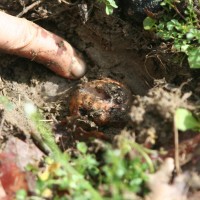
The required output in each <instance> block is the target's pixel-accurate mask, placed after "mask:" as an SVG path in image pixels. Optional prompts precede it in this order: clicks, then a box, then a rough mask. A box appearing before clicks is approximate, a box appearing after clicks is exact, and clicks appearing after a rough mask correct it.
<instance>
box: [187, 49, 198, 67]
mask: <svg viewBox="0 0 200 200" xmlns="http://www.w3.org/2000/svg"><path fill="white" fill-rule="evenodd" d="M187 54H188V62H189V65H190V67H191V68H193V69H195V68H200V47H197V48H192V49H190V50H188V52H187Z"/></svg>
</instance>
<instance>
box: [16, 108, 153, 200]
mask: <svg viewBox="0 0 200 200" xmlns="http://www.w3.org/2000/svg"><path fill="white" fill-rule="evenodd" d="M33 110H34V112H31V114H30V116H29V117H30V119H31V121H32V122H33V123H34V125H35V128H36V129H37V130H38V132H40V134H41V137H42V140H43V142H44V143H45V144H46V145H47V146H48V147H49V151H50V155H49V156H47V157H46V158H45V160H44V163H43V167H42V168H40V167H38V166H33V165H29V166H27V170H28V171H31V172H32V173H33V174H35V176H36V177H37V181H36V186H35V188H34V191H32V193H31V194H28V193H27V192H26V191H23V190H19V191H18V192H17V194H16V199H17V200H25V199H26V200H27V199H30V200H36V199H41V200H43V199H52V200H58V199H59V200H60V199H61V200H68V199H69V200H70V199H75V200H79V199H80V200H90V199H91V200H92V199H95V200H106V199H119V200H120V199H125V196H126V195H131V196H132V197H134V196H136V194H137V193H138V192H143V194H144V191H147V190H145V182H146V180H147V179H148V176H147V173H149V172H154V164H153V162H152V160H151V158H150V156H149V155H150V154H152V153H155V152H154V151H151V150H149V149H146V148H144V147H142V146H141V145H139V144H137V143H135V142H134V140H131V139H128V138H126V137H124V136H120V137H118V140H117V143H116V145H115V146H113V145H111V144H109V143H105V142H104V143H103V142H102V143H99V144H98V145H99V148H100V153H98V156H97V155H96V153H94V150H92V148H96V144H94V147H90V148H89V147H88V146H87V145H86V144H85V143H83V142H78V143H77V146H76V149H74V151H73V153H72V154H68V153H62V152H61V151H60V149H59V148H58V147H57V145H56V143H55V141H54V138H53V134H52V132H51V130H50V127H49V126H48V125H47V124H45V122H44V121H43V120H42V115H41V114H40V113H39V112H38V111H36V110H35V109H33Z"/></svg>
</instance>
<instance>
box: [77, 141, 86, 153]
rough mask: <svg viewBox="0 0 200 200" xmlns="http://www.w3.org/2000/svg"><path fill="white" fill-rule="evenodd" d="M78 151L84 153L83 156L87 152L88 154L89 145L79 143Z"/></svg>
mask: <svg viewBox="0 0 200 200" xmlns="http://www.w3.org/2000/svg"><path fill="white" fill-rule="evenodd" d="M77 149H78V150H79V151H80V152H81V153H83V154H85V153H86V152H87V149H88V148H87V145H86V144H85V143H84V142H79V143H78V144H77Z"/></svg>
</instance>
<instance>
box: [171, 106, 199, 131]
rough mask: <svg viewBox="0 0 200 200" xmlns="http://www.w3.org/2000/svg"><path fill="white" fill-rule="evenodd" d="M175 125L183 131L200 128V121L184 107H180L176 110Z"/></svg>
mask: <svg viewBox="0 0 200 200" xmlns="http://www.w3.org/2000/svg"><path fill="white" fill-rule="evenodd" d="M175 125H176V127H177V129H179V130H181V131H186V130H196V129H198V130H200V122H199V121H198V120H197V119H196V118H194V116H193V115H192V113H191V112H190V111H189V110H187V109H184V108H178V109H177V110H176V112H175Z"/></svg>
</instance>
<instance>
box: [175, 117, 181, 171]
mask: <svg viewBox="0 0 200 200" xmlns="http://www.w3.org/2000/svg"><path fill="white" fill-rule="evenodd" d="M174 145H175V155H174V162H175V169H176V173H177V174H180V172H181V169H180V162H179V161H180V159H179V135H178V130H177V128H176V124H175V119H174Z"/></svg>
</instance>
